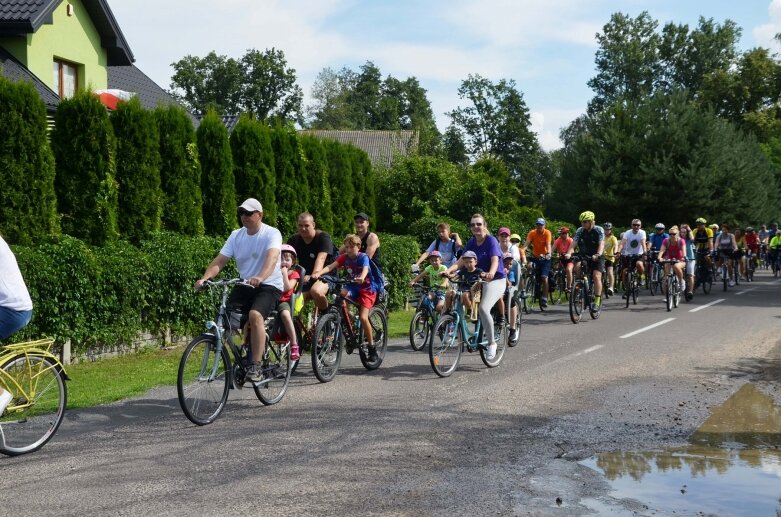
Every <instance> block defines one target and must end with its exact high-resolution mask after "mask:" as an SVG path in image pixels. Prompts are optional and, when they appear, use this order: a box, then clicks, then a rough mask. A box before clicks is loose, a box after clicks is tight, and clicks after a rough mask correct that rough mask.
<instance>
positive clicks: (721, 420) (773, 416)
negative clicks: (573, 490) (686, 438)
mask: <svg viewBox="0 0 781 517" xmlns="http://www.w3.org/2000/svg"><path fill="white" fill-rule="evenodd" d="M690 441H691V445H689V446H687V447H678V448H672V449H666V450H662V451H645V452H613V453H605V454H600V455H599V456H597V457H596V458H590V459H588V460H585V461H583V462H582V463H583V464H584V465H586V466H588V467H591V468H592V469H594V470H597V471H601V472H602V473H603V474H604V475H605V477H606V478H607V479H608V480H609V481H610V484H611V487H612V488H613V490H614V491H613V492H612V493H611V494H610V497H611V498H613V499H614V500H615V499H634V500H637V501H639V502H641V503H642V504H644V505H645V506H646V507H648V508H649V512H663V513H673V512H675V513H676V514H679V515H680V514H684V515H685V514H700V513H704V514H715V515H769V516H771V517H772V516H776V517H781V407H777V406H775V405H774V404H773V399H772V398H771V397H769V396H767V395H765V394H763V393H762V392H760V391H759V390H757V389H756V387H754V386H753V385H751V384H746V385H744V386H743V387H742V388H741V389H740V390H738V392H737V393H735V395H733V396H732V397H730V398H729V399H728V400H727V401H726V402H725V403H724V404H723V405H721V406H719V407H718V408H716V409H715V410H714V411H713V412H712V414H711V416H710V417H709V418H708V419H707V420H706V421H705V422H704V423H703V424H702V426H701V427H700V428H699V429H698V430H697V431H696V432H695V433H694V434H693V435H692V436H691V439H690ZM582 504H586V505H587V506H590V507H591V508H592V509H593V510H596V511H598V512H600V513H602V512H604V511H605V508H604V507H602V506H601V503H600V504H590V502H587V501H584V502H582ZM600 508H601V509H600Z"/></svg>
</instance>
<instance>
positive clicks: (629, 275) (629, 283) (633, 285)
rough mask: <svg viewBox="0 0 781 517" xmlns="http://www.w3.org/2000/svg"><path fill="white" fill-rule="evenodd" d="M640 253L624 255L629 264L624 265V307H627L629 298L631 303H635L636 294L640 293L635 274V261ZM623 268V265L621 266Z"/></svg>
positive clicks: (638, 258) (639, 256)
mask: <svg viewBox="0 0 781 517" xmlns="http://www.w3.org/2000/svg"><path fill="white" fill-rule="evenodd" d="M641 257H642V255H629V256H626V260H628V261H629V263H630V265H629V266H626V267H627V268H628V269H627V272H626V281H625V282H624V300H625V301H626V308H628V307H629V300H630V298H631V300H632V305H637V296H638V295H639V294H640V279H639V278H638V274H637V261H638V260H640V258H641ZM622 269H624V266H622Z"/></svg>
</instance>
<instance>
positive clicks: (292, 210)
mask: <svg viewBox="0 0 781 517" xmlns="http://www.w3.org/2000/svg"><path fill="white" fill-rule="evenodd" d="M271 145H272V147H273V149H274V169H275V172H276V177H277V180H276V181H277V184H276V191H275V194H276V202H277V207H279V208H278V212H277V221H276V226H277V228H279V231H281V232H282V235H290V234H292V233H293V232H295V230H296V220H297V218H298V214H300V213H301V212H304V211H306V210H308V209H309V208H308V207H309V185H308V184H307V182H306V180H305V178H304V177H303V175H302V163H301V152H300V150H299V147H298V138H297V136H296V133H295V131H293V130H292V129H291V128H288V127H282V126H279V127H276V128H274V129H273V130H272V131H271ZM269 195H271V193H269ZM268 223H269V224H272V222H271V221H270V220H269V221H268Z"/></svg>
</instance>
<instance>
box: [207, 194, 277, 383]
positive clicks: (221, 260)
mask: <svg viewBox="0 0 781 517" xmlns="http://www.w3.org/2000/svg"><path fill="white" fill-rule="evenodd" d="M238 213H239V217H240V218H241V224H242V228H239V229H238V230H233V232H231V234H230V236H229V237H228V240H227V241H225V244H224V245H223V246H222V249H221V250H220V253H219V254H218V255H217V256H216V257H215V258H214V260H212V262H211V264H209V266H208V267H207V268H206V271H205V272H204V274H203V277H201V278H200V279H199V280H198V281H197V282H195V288H196V289H202V288H203V284H204V282H206V281H207V280H209V279H211V278H214V277H215V276H216V275H217V274H218V273H219V272H220V271H221V270H222V268H224V267H225V265H226V264H227V263H228V261H230V259H231V257H233V258H235V259H236V267H237V268H238V270H239V276H240V277H241V278H243V279H244V280H246V281H247V282H248V283H249V284H251V285H252V287H250V286H242V285H239V286H236V288H235V289H233V291H232V292H231V294H230V297H229V298H228V302H227V305H228V306H233V307H238V308H240V309H241V311H242V312H244V313H247V314H248V323H249V325H250V327H251V328H252V332H251V333H250V342H251V345H252V364H251V365H250V367H249V368H248V369H247V373H246V379H247V380H248V381H251V382H259V381H261V380H263V372H262V370H261V366H260V360H261V359H262V357H263V352H264V350H265V346H266V327H265V319H266V318H268V315H269V314H270V313H271V311H273V310H274V308H275V307H276V305H277V301H278V300H279V297H280V296H281V295H282V272H281V270H280V268H279V254H280V250H281V248H282V234H281V233H280V232H279V230H277V229H276V228H274V227H273V226H269V225H267V224H263V223H262V220H263V207H262V206H261V204H260V201H258V200H257V199H254V198H249V199H247V200H246V201H244V202H243V203H242V204H241V206H239V208H238Z"/></svg>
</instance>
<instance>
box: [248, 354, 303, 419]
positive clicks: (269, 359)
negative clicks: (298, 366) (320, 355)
mask: <svg viewBox="0 0 781 517" xmlns="http://www.w3.org/2000/svg"><path fill="white" fill-rule="evenodd" d="M292 367H293V365H292V360H291V359H290V342H285V343H277V342H275V341H271V340H268V342H267V343H266V356H265V357H264V359H263V374H264V377H265V378H264V379H263V381H261V382H259V383H257V384H255V383H253V384H252V387H253V388H255V395H256V396H257V397H258V399H259V400H260V401H261V402H262V403H263V404H264V405H266V406H270V405H272V404H276V403H277V402H279V401H280V400H282V397H284V396H285V392H287V386H288V383H289V382H290V374H291V373H292V372H293V370H292Z"/></svg>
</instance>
